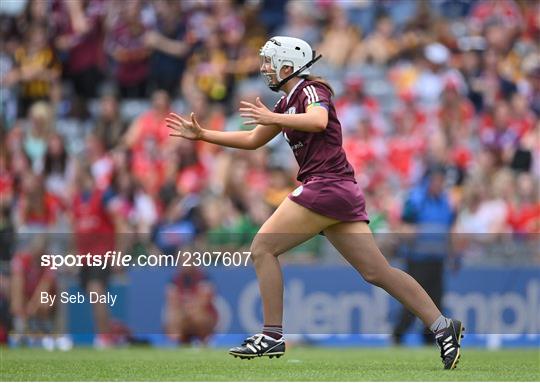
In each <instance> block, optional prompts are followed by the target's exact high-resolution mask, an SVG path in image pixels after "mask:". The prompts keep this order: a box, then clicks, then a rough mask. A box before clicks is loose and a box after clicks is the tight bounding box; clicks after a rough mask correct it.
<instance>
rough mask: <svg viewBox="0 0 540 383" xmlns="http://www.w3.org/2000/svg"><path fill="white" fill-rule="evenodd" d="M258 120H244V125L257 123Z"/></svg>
mask: <svg viewBox="0 0 540 383" xmlns="http://www.w3.org/2000/svg"><path fill="white" fill-rule="evenodd" d="M257 124H258V122H257V121H253V120H250V121H244V125H257Z"/></svg>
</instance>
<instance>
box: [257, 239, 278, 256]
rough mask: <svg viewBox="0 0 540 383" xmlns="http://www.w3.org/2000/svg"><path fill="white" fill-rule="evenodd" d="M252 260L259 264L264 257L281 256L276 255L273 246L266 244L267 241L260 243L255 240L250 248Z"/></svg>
mask: <svg viewBox="0 0 540 383" xmlns="http://www.w3.org/2000/svg"><path fill="white" fill-rule="evenodd" d="M250 252H251V260H252V261H253V262H257V261H259V260H261V259H263V258H264V257H277V256H278V255H279V254H277V253H276V251H275V249H274V247H273V246H271V245H270V244H268V243H266V242H265V241H260V240H257V238H255V240H254V241H253V243H252V244H251V248H250Z"/></svg>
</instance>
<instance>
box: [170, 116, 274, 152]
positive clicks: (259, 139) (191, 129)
mask: <svg viewBox="0 0 540 383" xmlns="http://www.w3.org/2000/svg"><path fill="white" fill-rule="evenodd" d="M165 121H166V122H167V127H168V128H170V129H172V130H173V133H171V134H170V135H171V136H173V137H182V138H187V139H189V140H201V141H206V142H209V143H211V144H216V145H221V146H228V147H230V148H237V149H248V150H253V149H257V148H259V147H261V146H263V145H264V144H266V143H267V142H268V141H270V140H271V139H272V138H274V137H275V136H277V135H278V134H279V133H280V132H281V128H280V127H279V126H277V125H257V126H256V127H255V129H253V130H250V131H238V132H220V131H217V130H208V129H203V128H201V126H200V125H199V122H198V121H197V119H196V118H195V114H194V113H191V121H189V120H186V119H185V118H182V117H181V116H179V115H177V114H176V113H170V114H169V116H168V117H167V118H166V119H165Z"/></svg>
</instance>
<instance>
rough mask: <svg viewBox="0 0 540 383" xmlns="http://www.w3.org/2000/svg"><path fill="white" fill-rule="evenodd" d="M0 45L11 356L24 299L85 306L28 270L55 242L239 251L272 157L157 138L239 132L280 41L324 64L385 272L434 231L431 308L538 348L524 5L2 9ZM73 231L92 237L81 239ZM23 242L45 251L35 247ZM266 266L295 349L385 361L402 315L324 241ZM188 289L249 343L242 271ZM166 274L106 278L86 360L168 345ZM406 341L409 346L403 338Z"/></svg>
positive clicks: (221, 330)
mask: <svg viewBox="0 0 540 383" xmlns="http://www.w3.org/2000/svg"><path fill="white" fill-rule="evenodd" d="M0 33H1V38H2V44H1V48H0V49H1V50H0V62H1V65H0V83H1V84H2V87H1V90H0V92H1V93H0V111H1V120H0V124H1V133H0V134H1V152H0V194H1V198H0V207H1V214H2V219H1V221H0V225H1V226H0V230H1V240H2V244H1V246H0V253H1V254H0V255H1V262H2V264H1V273H2V274H1V275H2V283H1V284H0V308H1V313H2V315H1V320H2V321H1V323H0V329H1V331H0V340H1V341H2V342H8V341H11V343H12V344H13V345H15V344H18V343H17V342H16V341H15V340H13V339H11V340H10V339H9V337H8V333H9V332H10V331H13V329H14V328H15V327H16V326H17V321H18V320H20V319H21V318H23V319H25V320H26V319H27V317H28V316H32V315H35V314H36V312H35V310H34V311H33V312H32V313H29V312H28V310H30V311H32V308H31V305H30V304H29V301H30V300H31V299H32V298H31V295H32V294H31V291H30V293H28V292H27V289H28V288H31V287H28V286H29V285H32V284H33V288H36V286H37V285H38V283H39V281H40V280H41V279H40V278H43V279H47V280H49V281H54V283H55V284H57V285H58V287H57V289H59V290H62V289H67V290H70V291H72V292H76V291H78V290H80V289H81V288H80V287H79V281H78V279H77V278H76V276H75V275H74V273H75V272H77V271H78V270H73V268H63V269H60V270H57V271H56V272H55V273H52V272H45V273H44V272H43V270H42V271H41V272H40V271H36V270H35V268H34V266H35V264H36V262H37V261H36V259H37V258H36V255H39V253H42V252H48V251H56V252H57V253H58V254H61V253H62V252H63V251H64V252H65V251H68V249H69V248H70V246H71V245H70V241H72V239H73V238H72V237H74V238H75V240H76V238H77V237H79V238H80V237H81V236H82V237H84V236H86V237H87V238H88V236H93V238H94V240H95V241H97V242H105V243H106V244H107V245H110V243H108V242H107V240H106V239H103V238H102V237H99V236H100V235H103V236H106V237H107V238H110V235H111V234H114V235H115V242H111V243H113V245H112V246H110V247H115V248H117V249H122V250H124V251H126V252H130V251H131V253H133V254H135V253H137V252H138V253H140V254H143V253H157V252H165V253H170V252H174V251H176V250H177V249H179V248H183V249H190V248H204V246H206V245H207V244H208V243H211V244H212V245H217V246H219V247H220V248H221V249H244V250H246V249H249V242H250V238H252V235H253V233H255V232H256V230H257V228H258V227H259V226H260V225H261V224H262V222H264V220H265V219H266V218H267V217H268V216H269V215H270V214H271V213H272V211H273V209H274V208H275V207H276V206H277V205H278V204H279V203H280V202H281V201H282V200H283V198H285V197H286V195H287V194H288V193H289V192H290V191H292V190H293V189H294V188H295V185H296V181H295V175H296V171H297V168H296V164H295V163H294V158H293V156H292V154H291V153H290V149H289V148H288V146H287V144H286V142H285V141H284V140H283V139H282V138H281V137H277V138H276V139H275V140H273V141H272V142H271V143H270V144H269V145H267V146H266V147H265V148H261V149H259V150H257V151H239V150H229V149H223V148H219V147H216V146H212V145H209V144H206V143H202V142H190V141H187V140H180V139H173V138H170V137H168V131H167V129H166V127H165V125H164V122H163V119H164V117H165V116H166V114H167V113H168V112H169V111H175V112H177V113H189V112H190V111H194V112H195V113H196V114H197V116H198V117H199V120H200V121H201V125H203V127H206V128H209V129H217V130H238V129H244V127H243V126H242V120H241V118H240V117H239V116H238V113H237V112H236V110H237V107H238V102H239V100H253V99H254V97H256V96H257V95H261V96H262V98H263V100H264V101H265V102H266V104H267V105H269V106H270V105H273V104H274V102H275V101H276V100H277V95H276V94H274V93H272V92H270V91H269V90H268V89H266V87H265V85H264V82H263V81H262V80H261V79H260V77H259V72H258V71H259V58H258V49H259V48H260V46H261V45H262V44H263V43H264V42H265V41H266V39H267V38H269V37H270V36H272V35H290V36H295V37H300V38H302V39H304V40H306V41H308V42H309V43H310V44H312V46H313V47H314V49H316V50H317V52H320V53H322V54H323V59H322V60H321V61H320V62H318V63H317V65H316V66H315V70H314V72H315V73H316V74H318V75H321V76H323V77H325V78H327V79H328V80H329V81H330V82H331V84H332V85H333V86H334V88H335V90H336V96H335V98H334V101H335V104H336V108H337V110H338V115H339V117H340V119H341V122H342V128H343V136H344V146H345V149H346V152H347V156H348V158H349V160H350V161H351V163H352V164H353V166H354V168H355V171H356V176H357V179H358V182H359V183H360V184H361V185H362V186H363V188H364V190H365V194H366V198H367V203H368V213H369V214H370V217H371V220H372V222H371V228H372V230H373V231H374V232H375V233H376V235H377V238H378V240H379V241H380V244H381V246H382V247H383V249H384V250H385V254H386V256H387V257H388V258H389V259H390V260H391V261H392V262H393V263H395V264H396V265H401V266H405V265H406V264H407V262H408V260H410V257H409V256H408V255H407V252H403V251H401V250H402V246H401V243H402V241H401V237H400V235H398V233H402V234H403V233H414V232H415V231H422V230H424V231H428V232H429V231H430V230H431V231H433V230H434V231H437V230H436V229H433V228H434V227H437V228H438V229H441V228H442V229H443V230H442V231H443V232H446V233H448V234H449V235H450V234H452V237H451V242H452V246H451V248H450V247H444V246H443V247H442V249H444V251H442V252H441V251H439V252H438V253H437V252H435V253H436V254H432V255H433V257H434V259H436V260H444V276H445V282H444V285H445V287H444V297H443V303H444V307H445V312H448V313H449V314H450V315H455V316H458V317H460V318H463V319H464V320H465V322H466V323H467V327H468V332H471V333H472V334H475V335H472V334H471V335H470V336H469V337H467V338H465V342H469V343H468V344H471V345H480V346H489V347H499V346H527V345H528V346H531V345H532V346H538V344H539V335H538V334H539V333H540V322H539V318H540V278H539V275H540V254H539V248H540V247H539V246H538V242H539V241H538V233H539V231H540V201H539V180H540V119H539V116H540V44H539V42H540V3H538V2H535V1H526V0H522V1H519V0H515V1H514V0H497V1H491V0H489V1H484V0H476V1H475V0H431V1H427V0H426V1H414V0H399V1H398V0H378V1H375V0H364V1H337V0H336V1H332V0H319V1H312V2H308V1H261V0H245V1H226V0H221V1H204V0H201V1H181V2H180V1H178V2H177V1H166V0H146V1H143V0H130V1H126V2H123V1H118V0H110V1H102V0H86V1H85V0H81V1H78V0H71V1H69V2H67V1H57V0H28V1H25V0H18V1H15V0H4V1H2V2H1V3H0ZM433 169H436V172H437V173H438V174H443V176H444V177H443V181H444V182H443V184H442V189H441V191H440V193H439V194H438V199H437V201H439V202H438V203H435V204H434V205H433V206H431V208H430V212H431V213H433V214H431V215H430V216H429V217H428V218H425V217H424V218H421V219H420V218H418V217H417V216H416V215H417V214H411V211H410V206H409V205H410V203H409V202H408V201H411V195H416V196H417V198H420V200H422V198H424V197H425V195H424V194H422V190H424V188H425V186H426V182H428V183H429V177H430V174H433V172H432V171H433ZM430 171H431V172H430ZM418 193H420V194H418ZM89 195H91V196H93V197H92V201H94V202H95V203H94V202H93V203H92V204H90V205H91V206H90V205H88V206H87V205H85V203H84V201H87V197H88V196H89ZM418 195H420V196H421V197H418ZM422 196H423V197H422ZM94 197H95V199H94ZM413 200H414V198H413ZM81 201H83V202H81ZM416 202H418V201H417V200H416ZM419 203H420V206H423V205H421V203H423V202H422V201H420V202H419ZM88 209H90V210H88ZM420 210H424V208H420ZM90 215H93V216H99V219H98V221H97V222H98V223H97V224H96V223H94V224H92V223H90V224H88V222H84V221H85V218H88V216H90ZM411 215H412V216H413V217H411ZM448 216H451V217H452V219H451V220H450V221H448V220H446V218H444V217H448ZM443 221H444V222H446V223H444V222H443ZM447 221H448V222H447ZM85 225H86V226H85ZM434 225H435V226H434ZM427 228H431V229H427ZM40 233H45V234H46V235H47V236H49V237H50V238H52V240H50V241H48V243H47V246H50V247H52V248H44V247H43V246H44V245H43V243H41V242H40V241H36V240H35V238H36V237H39V234H40ZM171 233H181V234H177V235H171ZM409 235H413V234H409ZM216 236H217V237H216ZM208 238H210V240H209V239H208ZM212 238H213V239H212ZM438 238H439V240H441V239H440V237H438ZM444 238H445V239H444V241H447V240H448V238H449V237H444ZM439 243H441V242H439ZM40 244H41V247H40ZM282 261H283V264H284V265H285V278H286V289H287V294H288V295H287V298H286V299H287V300H286V305H287V307H304V310H303V311H301V312H298V311H299V310H296V313H294V310H291V311H290V317H287V318H286V323H285V329H286V331H288V332H289V333H298V334H299V335H298V336H297V337H294V338H293V339H295V340H296V341H297V342H309V343H322V344H342V345H386V344H389V343H390V341H391V336H390V334H391V333H392V328H393V326H394V325H395V324H396V322H397V321H398V316H399V306H398V305H397V303H395V302H393V301H391V299H390V298H389V297H388V296H387V295H386V294H385V293H384V292H382V291H379V290H377V289H372V288H371V287H369V286H367V285H366V284H365V283H363V282H362V281H361V279H360V278H359V277H358V276H356V275H355V273H354V272H353V271H352V270H351V269H350V268H348V267H347V266H346V265H344V264H343V261H342V260H341V259H340V258H339V255H338V254H336V253H335V251H333V250H332V249H331V247H330V246H329V244H328V243H327V242H326V241H325V240H324V238H323V237H318V238H315V239H314V240H312V241H310V242H309V243H308V244H306V245H304V246H302V247H300V248H299V249H297V250H295V251H291V252H290V253H289V254H285V255H284V256H283V257H282ZM203 271H204V272H205V273H206V274H208V277H209V280H210V281H211V284H212V289H213V294H214V298H213V299H214V305H215V307H216V309H217V311H218V312H219V323H218V325H217V326H218V327H217V329H216V331H217V333H218V335H216V336H215V337H213V338H211V340H210V344H213V345H218V346H219V345H228V344H231V343H234V342H236V341H238V339H240V338H241V337H242V335H241V334H244V333H249V332H251V331H259V326H260V323H259V321H260V310H259V303H258V301H257V297H256V294H257V291H258V290H257V287H256V285H255V276H254V273H253V272H252V270H251V269H249V268H234V269H232V268H228V269H227V268H208V269H204V270H203ZM176 273H177V270H173V269H170V268H165V269H152V270H150V269H141V268H129V269H115V270H113V271H112V275H111V276H110V277H111V278H110V281H109V287H110V289H111V290H112V291H115V292H116V293H118V294H119V300H120V302H119V304H118V305H117V306H115V307H114V308H113V310H112V313H111V317H112V318H114V320H111V322H110V323H109V324H108V326H109V330H108V331H109V332H110V333H111V335H112V336H113V338H112V340H111V339H110V338H108V339H105V342H101V343H99V344H98V345H102V346H103V345H106V346H110V345H115V344H117V343H124V342H125V341H126V340H130V341H133V340H136V341H142V342H151V343H154V344H161V345H166V344H173V341H172V340H171V339H170V337H167V336H166V335H165V330H164V319H163V317H164V314H163V312H164V311H165V310H166V308H165V306H166V301H167V294H166V292H167V291H168V290H167V285H170V284H171V283H170V282H171V281H174V280H175V279H174V278H175V277H174V275H175V274H176ZM44 274H46V275H44ZM17 278H18V279H19V282H16V281H15V280H16V279H17ZM21 278H23V279H24V278H26V281H25V282H23V283H22V284H21V283H20V279H21ZM17 289H18V290H19V291H18V292H15V290H17ZM25 294H27V295H25ZM15 295H18V296H19V297H20V296H23V297H24V299H23V303H22V304H15V305H14V304H13V302H12V298H13V297H14V296H15ZM25 299H26V300H25ZM19 300H20V298H19ZM34 308H35V306H34ZM287 312H288V310H287ZM287 315H288V314H286V316H287ZM54 316H55V318H54V320H55V324H54V326H56V327H55V329H56V330H53V331H56V332H58V333H62V334H64V333H65V334H70V336H71V339H72V340H74V341H75V342H76V343H80V344H89V343H91V342H93V341H94V343H95V340H94V336H93V329H95V326H94V327H93V324H92V313H91V308H90V306H89V305H64V306H62V308H61V309H59V310H58V311H57V312H55V313H54ZM335 318H338V320H336V319H335ZM418 329H419V328H418ZM49 330H51V329H50V328H49ZM39 331H44V328H40V329H39ZM354 333H361V334H363V335H350V334H354ZM404 342H405V343H407V344H418V343H420V342H421V339H420V336H419V335H418V334H416V332H415V330H414V329H410V330H409V333H407V336H406V337H405V339H404Z"/></svg>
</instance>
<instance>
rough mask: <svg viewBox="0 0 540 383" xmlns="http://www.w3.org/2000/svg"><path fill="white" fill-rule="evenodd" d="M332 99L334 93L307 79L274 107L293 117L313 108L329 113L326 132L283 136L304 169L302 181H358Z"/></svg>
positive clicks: (289, 132)
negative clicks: (313, 177) (321, 178)
mask: <svg viewBox="0 0 540 383" xmlns="http://www.w3.org/2000/svg"><path fill="white" fill-rule="evenodd" d="M331 96H332V94H331V93H330V90H329V89H328V88H327V87H326V86H324V85H323V84H321V83H320V82H317V81H309V80H303V81H302V82H301V83H299V84H298V85H297V86H296V88H295V89H293V91H292V93H291V94H290V97H287V96H283V97H281V99H280V100H279V101H278V103H277V104H276V106H275V108H274V112H276V113H289V114H296V113H305V112H306V111H307V109H308V108H309V107H311V106H322V107H324V108H326V109H327V110H328V125H327V126H326V129H325V130H324V131H322V132H318V133H311V132H302V131H299V130H293V129H283V136H284V137H285V140H286V141H287V142H288V143H289V146H290V147H291V149H292V150H293V153H294V156H295V157H296V161H297V162H298V165H299V166H300V170H299V171H298V176H297V179H298V181H300V182H304V181H305V180H306V179H307V178H308V177H312V176H319V177H325V178H340V179H353V180H354V170H353V168H352V166H351V164H349V161H347V156H346V155H345V151H344V150H343V146H342V136H341V124H340V123H339V121H338V118H337V114H336V109H335V108H334V104H333V103H332V101H331V99H330V98H331Z"/></svg>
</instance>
